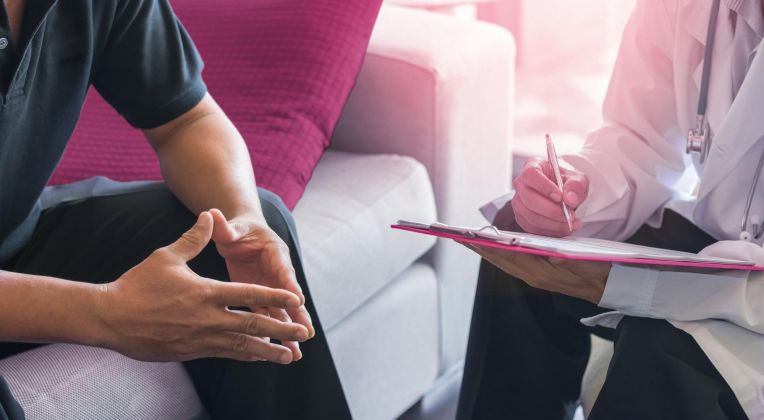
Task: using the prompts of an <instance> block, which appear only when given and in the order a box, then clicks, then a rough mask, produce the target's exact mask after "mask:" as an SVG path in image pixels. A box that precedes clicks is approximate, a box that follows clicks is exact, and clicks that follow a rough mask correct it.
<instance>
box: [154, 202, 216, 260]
mask: <svg viewBox="0 0 764 420" xmlns="http://www.w3.org/2000/svg"><path fill="white" fill-rule="evenodd" d="M211 237H212V216H211V215H210V213H209V212H206V211H205V212H202V213H201V214H200V215H199V218H198V219H197V220H196V224H195V225H194V226H193V227H192V228H191V229H189V230H187V231H186V232H185V233H184V234H183V235H182V236H181V237H180V238H178V240H177V241H175V242H173V243H171V244H170V245H167V247H165V249H167V250H168V251H170V252H171V253H173V254H175V255H177V256H179V257H180V258H182V259H183V260H184V261H189V260H191V259H193V258H194V257H196V256H197V255H199V253H200V252H202V250H203V249H204V248H205V247H206V246H207V244H208V243H209V242H210V238H211Z"/></svg>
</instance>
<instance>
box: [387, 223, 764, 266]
mask: <svg viewBox="0 0 764 420" xmlns="http://www.w3.org/2000/svg"><path fill="white" fill-rule="evenodd" d="M398 224H399V225H401V226H407V227H411V228H417V229H426V230H432V231H440V232H446V233H451V234H455V235H459V236H463V237H465V238H479V239H485V240H489V241H494V242H500V243H504V244H507V245H514V246H521V247H525V248H532V249H538V250H543V251H549V252H556V253H560V254H568V255H579V256H585V257H602V258H623V259H649V260H662V261H678V262H692V263H706V264H729V265H739V266H753V265H754V263H753V262H750V261H740V260H731V259H726V258H717V257H710V256H701V255H697V254H692V253H688V252H680V251H673V250H668V249H662V248H651V247H647V246H641V245H633V244H627V243H623V242H616V241H608V240H605V239H594V238H576V237H566V238H552V237H547V236H541V235H533V234H530V233H521V232H510V231H503V230H499V229H497V228H496V227H494V226H484V227H481V228H470V227H461V226H449V225H446V224H443V223H433V224H423V223H415V222H409V221H405V220H401V221H399V222H398Z"/></svg>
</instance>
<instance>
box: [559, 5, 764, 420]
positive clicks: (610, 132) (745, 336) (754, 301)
mask: <svg viewBox="0 0 764 420" xmlns="http://www.w3.org/2000/svg"><path fill="white" fill-rule="evenodd" d="M711 4H712V1H711V0H703V1H699V0H640V1H639V2H638V4H637V6H636V9H635V11H634V13H633V15H632V17H631V19H630V20H629V23H628V25H627V28H626V30H625V32H624V35H623V41H622V47H621V50H620V53H619V57H618V60H617V63H616V65H615V69H614V73H613V78H612V80H611V84H610V88H609V91H608V95H607V98H606V100H605V104H604V117H605V120H606V123H605V126H604V127H603V128H601V129H600V130H598V131H596V132H594V133H593V134H591V135H590V136H589V137H588V139H587V142H586V143H585V146H584V148H583V149H582V151H581V152H580V153H577V154H574V155H567V156H565V157H564V160H565V162H567V164H569V165H570V166H572V167H573V168H575V169H577V170H580V171H582V172H585V173H586V174H587V175H588V176H589V179H590V194H589V197H588V198H587V201H586V202H585V203H584V204H583V205H582V207H581V208H580V209H579V210H578V211H577V214H578V216H579V217H580V218H581V219H582V220H583V222H584V225H583V228H582V230H581V232H580V235H581V236H594V237H602V238H608V239H618V240H624V239H626V238H628V237H629V236H631V235H632V234H634V233H635V232H636V231H637V229H639V227H640V226H642V225H643V224H644V223H646V222H648V223H650V224H653V225H658V224H660V222H661V220H660V219H661V215H662V213H663V210H664V209H665V208H671V209H674V210H675V211H677V212H679V213H680V214H682V215H684V216H685V217H687V218H688V219H690V220H692V221H693V222H694V223H695V224H696V225H697V226H699V227H700V228H701V229H703V230H705V231H706V232H708V233H709V234H711V235H712V236H714V237H715V238H716V239H718V240H720V241H721V242H719V243H717V244H715V245H713V246H711V247H709V248H707V249H706V250H705V251H704V252H705V253H708V254H713V255H717V256H727V257H732V258H748V259H752V260H753V261H756V262H758V263H759V264H761V265H764V250H762V248H761V247H759V246H757V245H753V244H750V243H748V242H743V241H740V240H737V239H738V237H739V234H740V222H741V218H742V214H743V209H744V206H745V199H746V196H747V194H748V190H749V188H750V186H751V183H752V181H753V176H760V174H754V172H755V171H756V164H757V163H758V160H759V157H760V156H761V154H762V151H764V53H760V54H755V55H754V54H751V56H750V60H749V57H748V56H743V58H742V59H741V58H740V57H741V55H740V48H737V49H735V48H732V42H733V35H732V33H733V26H732V24H731V20H730V19H731V16H734V15H731V10H735V11H736V12H738V13H739V15H740V16H741V17H742V16H747V17H749V18H750V19H749V20H750V21H751V22H752V26H753V28H751V27H749V26H746V23H744V22H743V21H740V20H738V22H737V27H736V29H735V31H741V30H749V31H754V30H755V31H762V32H764V28H762V27H761V26H764V18H762V17H761V4H760V0H724V1H722V5H721V10H720V13H719V19H718V27H717V34H716V37H715V39H716V41H715V46H714V54H713V63H712V72H711V85H710V94H709V107H708V113H707V117H708V120H709V123H710V126H711V131H712V133H713V136H714V141H713V146H712V148H711V151H710V155H709V157H708V159H707V161H706V163H705V165H702V166H701V165H699V163H698V162H697V157H696V158H695V161H694V162H693V161H692V159H690V158H688V157H687V156H686V154H685V140H686V136H687V132H688V131H689V130H690V129H691V128H693V127H694V125H695V120H696V110H697V103H698V97H699V87H700V78H701V77H700V76H701V73H702V61H703V52H704V46H705V39H706V32H707V29H708V19H709V16H710V10H711ZM754 13H759V15H755V14H754ZM753 17H755V19H754V18H753ZM760 25H761V26H760ZM753 39H758V38H756V37H753ZM755 46H756V45H753V46H752V48H753V47H755ZM738 47H739V45H738ZM736 54H737V55H736ZM744 55H745V54H744ZM741 60H743V62H742V65H743V70H745V66H747V65H748V64H750V68H749V71H748V73H747V75H745V72H743V75H744V77H745V80H744V82H743V84H742V86H741V87H740V89H739V93H737V95H736V96H735V91H734V90H735V83H733V79H734V78H735V77H738V78H739V79H740V80H742V79H741V78H740V74H739V73H736V71H738V70H739V69H740V67H739V66H740V65H741ZM736 66H738V67H736ZM738 85H739V83H738ZM733 97H734V102H733ZM693 166H696V167H697V168H698V172H701V173H702V174H701V175H700V179H699V182H698V179H697V175H695V179H694V181H693V176H691V174H690V176H688V172H687V171H686V169H687V168H692V167H693ZM690 172H692V171H690ZM762 184H764V182H762V183H760V184H759V185H760V187H759V188H758V189H759V191H757V192H756V198H755V200H754V205H753V210H752V213H753V214H755V215H761V214H764V187H762ZM683 185H685V186H686V185H689V188H686V187H683ZM600 306H603V307H606V308H610V309H613V310H614V312H609V313H606V314H603V315H600V316H597V317H594V318H589V319H586V320H583V322H584V323H586V324H589V325H594V324H599V325H605V326H611V327H613V326H615V325H617V323H618V321H619V320H620V319H621V317H622V316H623V315H624V314H625V315H632V316H642V317H653V318H661V319H666V320H669V321H670V322H671V323H672V324H673V325H674V326H676V327H677V328H680V329H682V330H684V331H686V332H688V333H689V334H691V335H692V336H693V337H694V338H695V340H696V341H697V342H698V344H699V345H700V347H701V348H702V349H703V350H704V351H705V353H706V354H707V355H708V357H709V359H710V360H711V361H712V362H713V364H714V365H715V366H716V368H717V369H718V370H719V372H720V373H721V374H722V376H723V377H724V378H725V380H726V381H727V382H728V383H729V384H730V386H731V388H732V390H733V391H734V392H735V395H736V396H737V398H738V400H739V401H740V403H741V405H742V407H743V409H744V410H745V411H746V413H747V414H748V416H750V417H751V418H752V419H763V418H764V273H762V272H749V271H740V272H731V271H730V272H717V273H707V274H697V273H693V274H690V273H682V272H676V271H669V270H658V269H648V268H634V267H625V266H619V265H615V266H614V267H613V269H612V271H611V274H610V277H609V278H608V283H607V286H606V289H605V294H604V296H603V298H602V301H601V302H600Z"/></svg>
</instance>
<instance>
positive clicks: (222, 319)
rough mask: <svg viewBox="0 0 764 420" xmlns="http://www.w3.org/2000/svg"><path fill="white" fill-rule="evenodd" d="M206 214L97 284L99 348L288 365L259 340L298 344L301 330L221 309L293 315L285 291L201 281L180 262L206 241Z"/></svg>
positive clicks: (292, 298) (278, 349)
mask: <svg viewBox="0 0 764 420" xmlns="http://www.w3.org/2000/svg"><path fill="white" fill-rule="evenodd" d="M212 229H213V219H212V215H211V214H210V213H209V212H203V213H201V215H200V216H199V219H198V220H197V223H196V225H195V226H194V227H193V228H191V230H189V231H188V232H186V233H185V234H183V236H182V237H181V238H180V239H178V240H177V241H176V242H175V243H173V244H171V245H168V246H166V247H164V248H160V249H158V250H156V251H154V252H153V253H152V254H151V255H150V256H149V257H148V258H146V260H144V261H143V262H141V263H140V264H138V265H137V266H135V267H134V268H132V269H131V270H129V271H128V272H126V273H125V274H124V275H122V276H121V277H120V278H119V279H118V280H116V281H115V282H113V283H109V284H106V285H103V286H102V291H101V294H100V298H99V303H98V308H99V311H98V312H99V313H100V315H101V319H102V324H103V326H104V330H105V331H106V333H105V336H106V338H105V340H104V344H105V346H106V347H109V348H112V349H114V350H117V351H119V352H120V353H122V354H125V355H126V356H129V357H132V358H134V359H138V360H147V361H184V360H191V359H196V358H201V357H224V358H230V359H236V360H244V361H256V360H268V361H272V362H277V363H282V364H288V363H290V362H292V361H293V360H294V358H293V355H292V351H291V350H290V349H289V348H287V347H285V346H281V345H278V344H275V343H270V342H269V341H268V340H267V339H264V338H262V337H272V338H276V339H279V340H285V341H294V340H296V341H305V340H307V339H308V336H309V332H308V330H307V329H306V328H305V327H304V326H303V325H300V324H297V323H291V322H282V321H280V320H278V319H274V318H270V317H268V316H263V315H261V314H256V313H249V312H244V311H235V310H230V309H228V307H242V306H248V307H269V308H278V309H279V310H285V309H289V310H297V308H299V307H301V305H302V303H301V301H300V298H299V297H298V296H297V295H295V294H294V293H292V292H289V291H286V290H278V289H271V288H267V287H264V286H257V285H250V284H241V283H226V282H220V281H217V280H211V279H206V278H202V277H200V276H198V275H196V273H194V272H193V271H192V270H191V269H190V268H189V267H188V265H186V262H187V261H189V260H191V259H192V258H194V257H196V256H197V255H198V254H199V253H200V252H201V251H202V250H203V249H204V247H205V246H206V245H207V244H208V243H209V241H210V238H211V236H212Z"/></svg>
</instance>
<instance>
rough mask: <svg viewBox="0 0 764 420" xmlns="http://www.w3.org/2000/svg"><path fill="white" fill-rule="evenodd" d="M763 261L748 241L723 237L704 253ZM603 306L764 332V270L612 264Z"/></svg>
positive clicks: (628, 312)
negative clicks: (706, 320)
mask: <svg viewBox="0 0 764 420" xmlns="http://www.w3.org/2000/svg"><path fill="white" fill-rule="evenodd" d="M701 254H705V255H713V256H717V257H724V258H732V257H734V258H737V259H740V258H747V259H749V260H751V261H756V262H757V263H758V264H759V265H762V264H764V250H763V249H762V248H761V247H759V246H757V245H754V244H751V243H749V242H745V241H722V242H718V243H716V244H714V245H712V246H710V247H708V248H706V249H705V250H703V252H701ZM599 306H602V307H605V308H610V309H614V310H617V311H618V312H621V313H623V314H625V315H630V316H638V317H646V318H660V319H667V320H671V321H700V320H705V319H718V320H724V321H728V322H731V323H733V324H735V325H738V326H740V327H742V328H745V329H747V330H750V331H753V332H755V333H758V334H764V273H763V272H760V271H746V270H729V271H720V272H709V271H695V272H693V271H692V270H687V271H676V270H660V269H655V268H645V266H623V265H618V264H616V265H613V268H612V269H611V271H610V276H609V277H608V280H607V284H606V286H605V292H604V294H603V296H602V300H601V301H600V303H599Z"/></svg>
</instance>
